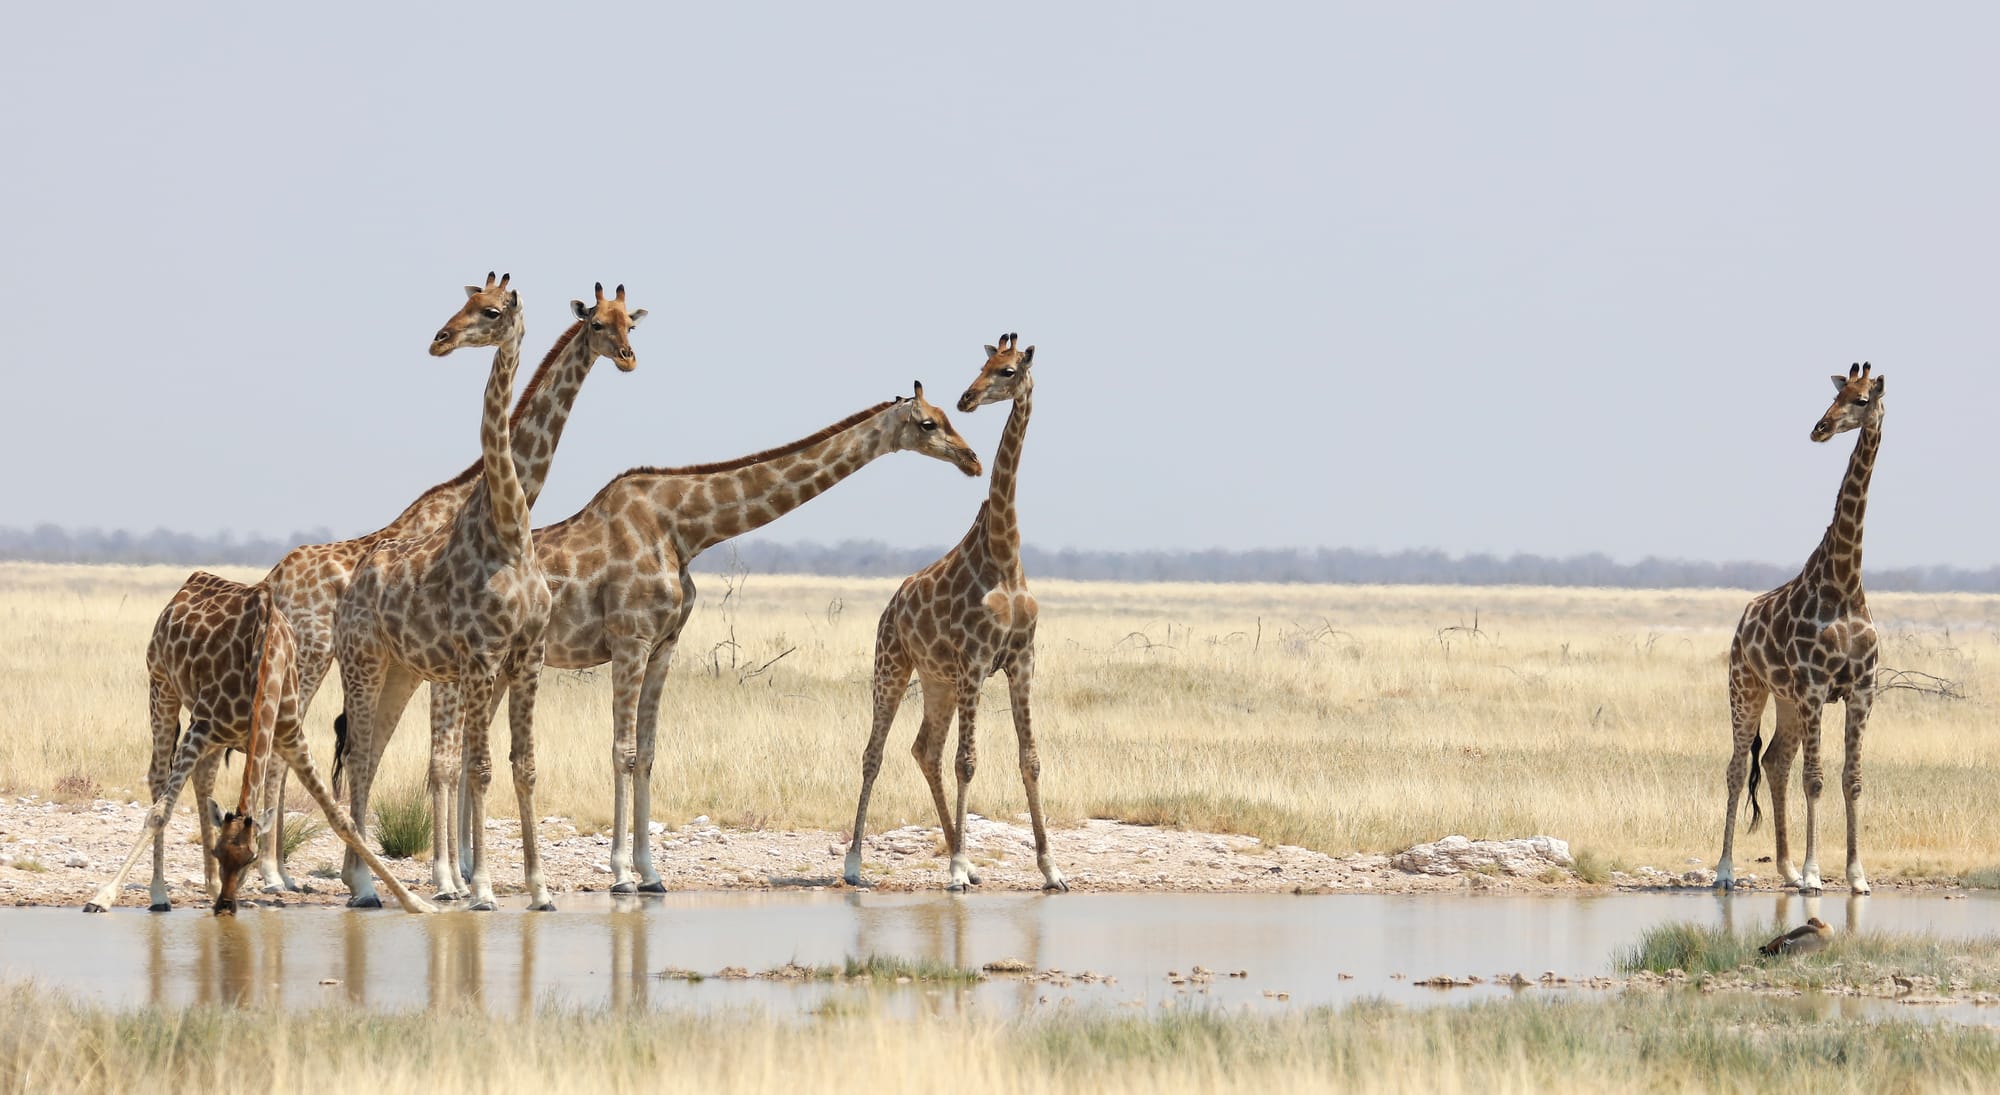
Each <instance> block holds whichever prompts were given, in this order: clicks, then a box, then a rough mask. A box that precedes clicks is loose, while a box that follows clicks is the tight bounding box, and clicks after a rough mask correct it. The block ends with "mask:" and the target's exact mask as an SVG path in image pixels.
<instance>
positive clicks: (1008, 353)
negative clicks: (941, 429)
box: [958, 333, 1035, 412]
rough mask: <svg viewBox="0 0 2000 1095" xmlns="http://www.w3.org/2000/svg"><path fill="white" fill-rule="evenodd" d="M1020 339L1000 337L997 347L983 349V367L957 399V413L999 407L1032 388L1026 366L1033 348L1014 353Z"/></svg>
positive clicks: (1017, 336) (1016, 336) (1030, 358)
mask: <svg viewBox="0 0 2000 1095" xmlns="http://www.w3.org/2000/svg"><path fill="white" fill-rule="evenodd" d="M1020 343H1021V336H1020V335H1018V334H1012V333H1009V334H1004V335H1001V336H1000V344H999V345H998V346H988V347H987V348H986V364H985V365H984V366H983V367H981V368H980V370H979V375H978V376H977V377H975V378H974V379H973V381H972V387H970V388H967V389H965V394H964V395H962V396H959V397H958V409H959V410H961V411H968V412H969V411H971V410H972V409H973V408H974V407H984V406H985V405H986V404H988V403H1003V402H1005V401H1007V400H1009V399H1012V398H1014V397H1015V396H1017V395H1020V394H1021V393H1022V392H1024V391H1027V390H1028V389H1029V388H1032V387H1034V381H1033V380H1032V379H1030V378H1029V376H1028V366H1029V365H1031V364H1033V363H1034V360H1035V348H1034V347H1033V346H1030V347H1028V348H1027V349H1025V350H1022V349H1018V347H1019V345H1020Z"/></svg>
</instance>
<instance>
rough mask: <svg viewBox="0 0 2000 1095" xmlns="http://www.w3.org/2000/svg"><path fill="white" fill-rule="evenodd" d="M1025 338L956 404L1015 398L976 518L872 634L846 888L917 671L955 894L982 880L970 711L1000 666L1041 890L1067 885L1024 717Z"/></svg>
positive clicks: (1028, 391)
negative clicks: (973, 809)
mask: <svg viewBox="0 0 2000 1095" xmlns="http://www.w3.org/2000/svg"><path fill="white" fill-rule="evenodd" d="M1019 342H1020V336H1019V335H1015V334H1007V335H1002V336H1001V337H1000V344H999V345H998V346H988V347H986V364H985V366H984V367H983V368H981V369H980V371H979V375H978V376H977V377H976V378H974V379H973V381H972V386H971V387H969V388H967V389H966V390H965V394H964V395H962V396H960V397H959V398H958V409H959V410H961V411H967V412H970V411H971V410H973V409H974V408H975V407H980V406H984V405H985V404H988V403H998V402H1000V401H1002V400H1007V399H1011V400H1013V401H1014V409H1013V410H1012V411H1011V412H1009V414H1008V415H1007V425H1006V428H1005V429H1004V430H1002V431H1001V434H1000V448H999V451H998V452H996V453H995V454H994V456H993V475H992V478H991V480H990V481H989V484H988V487H987V493H986V501H985V502H984V503H983V504H982V505H981V506H980V507H979V514H978V516H976V517H974V518H973V520H972V529H971V530H970V531H968V532H967V533H966V534H965V538H964V539H963V540H960V541H959V542H958V546H957V547H954V548H952V549H951V550H950V551H948V552H946V553H945V556H944V558H942V559H939V560H938V561H937V562H935V563H932V564H931V565H930V566H927V567H925V568H924V569H922V570H920V571H918V572H917V573H915V574H913V575H911V576H910V577H908V578H906V579H904V580H903V585H902V588H900V589H898V590H897V591H896V594H895V596H893V597H891V598H889V606H888V607H887V608H885V609H883V610H882V622H881V624H880V625H879V626H878V627H877V628H876V631H875V726H874V730H873V731H872V732H871V733H870V734H869V737H868V748H867V750H866V751H865V752H864V753H862V755H861V800H860V803H859V804H858V805H856V806H855V809H854V840H853V843H852V844H851V845H849V847H848V849H847V863H846V868H845V870H844V872H843V874H844V876H845V877H846V879H847V883H848V885H850V886H858V885H860V884H861V838H862V835H863V834H864V833H866V832H867V828H868V793H869V791H871V790H872V789H873V788H874V784H875V774H876V773H877V772H878V771H880V770H881V768H882V746H883V743H884V742H885V741H886V740H887V739H888V736H889V726H890V724H891V723H893V722H894V721H895V718H896V708H897V707H898V706H899V705H900V704H901V703H902V702H903V693H904V692H905V691H906V690H908V688H909V687H910V675H911V674H912V673H915V674H916V675H917V676H918V677H919V678H920V679H921V680H922V681H923V692H924V721H923V728H922V729H921V730H919V731H918V732H917V740H916V743H915V744H914V745H912V746H911V747H910V752H911V753H912V754H914V755H915V756H916V758H917V765H918V766H919V767H921V768H922V769H923V771H924V779H925V780H927V781H928V782H929V783H930V785H931V798H932V799H933V800H935V801H936V803H937V811H938V821H939V823H940V824H941V825H942V827H943V828H944V839H945V843H946V845H947V846H949V847H950V849H951V885H950V888H951V889H952V890H953V891H962V890H964V889H965V887H966V886H968V885H971V884H975V883H977V882H978V881H979V879H978V878H977V877H975V876H974V875H973V873H972V862H971V860H970V859H969V858H967V856H966V852H965V785H966V784H968V783H970V782H972V769H973V761H974V758H975V756H976V753H975V749H974V742H973V717H974V715H975V714H976V713H977V711H978V707H979V689H980V686H981V685H983V684H984V683H985V682H986V678H987V677H988V676H989V675H991V674H992V673H993V672H994V671H995V670H1001V671H1004V672H1005V673H1006V674H1007V699H1008V701H1009V703H1010V704H1011V705H1012V708H1013V713H1014V733H1015V736H1016V737H1018V738H1019V739H1020V749H1021V783H1022V785H1023V786H1024V787H1025V788H1026V789H1027V794H1028V818H1029V820H1030V822H1032V823H1033V825H1034V829H1035V865H1036V866H1038V867H1040V868H1041V869H1042V879H1043V882H1042V889H1044V890H1067V889H1069V883H1067V882H1065V881H1063V875H1062V872H1061V871H1059V870H1057V869H1056V865H1055V861H1054V860H1053V859H1052V858H1050V856H1049V833H1048V827H1047V825H1046V824H1045V823H1044V822H1043V819H1042V792H1041V773H1042V762H1041V759H1040V758H1039V757H1037V756H1036V755H1035V734H1034V730H1033V728H1032V726H1031V725H1030V723H1029V718H1028V690H1029V684H1030V682H1031V680H1032V679H1033V676H1034V671H1035V616H1036V612H1037V606H1036V604H1035V597H1034V595H1033V594H1031V593H1029V592H1028V579H1027V577H1026V575H1024V574H1022V573H1021V529H1020V525H1019V524H1018V523H1017V521H1016V519H1015V514H1014V484H1015V480H1016V477H1017V474H1018V473H1019V471H1020V466H1021V443H1022V440H1023V439H1024V438H1025V437H1026V436H1027V433H1028V413H1029V411H1030V410H1031V409H1032V405H1031V404H1032V399H1031V396H1032V395H1033V394H1034V389H1035V382H1034V378H1033V377H1032V376H1031V375H1030V374H1029V372H1028V367H1029V366H1030V365H1031V364H1032V363H1033V362H1034V360H1035V348H1034V347H1033V346H1030V347H1028V348H1027V349H1025V350H1021V349H1016V347H1017V346H1018V345H1019ZM954 706H955V707H956V710H957V712H958V765H957V769H958V805H957V808H956V809H955V810H951V811H949V812H947V810H946V806H945V799H944V780H943V773H942V770H941V764H942V761H943V756H944V737H945V731H947V730H949V729H950V728H951V716H952V711H953V709H954Z"/></svg>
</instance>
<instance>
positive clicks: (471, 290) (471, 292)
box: [465, 285, 486, 297]
mask: <svg viewBox="0 0 2000 1095" xmlns="http://www.w3.org/2000/svg"><path fill="white" fill-rule="evenodd" d="M485 291H486V290H484V289H481V288H480V287H479V286H477V285H468V286H466V287H465V295H466V296H468V297H476V296H478V295H479V294H481V293H483V292H485Z"/></svg>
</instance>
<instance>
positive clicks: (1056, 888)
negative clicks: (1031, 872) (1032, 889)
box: [1042, 878, 1069, 893]
mask: <svg viewBox="0 0 2000 1095" xmlns="http://www.w3.org/2000/svg"><path fill="white" fill-rule="evenodd" d="M1042 892H1043V893H1068V892H1069V881H1068V880H1067V879H1060V878H1059V879H1057V880H1055V881H1054V882H1044V883H1042Z"/></svg>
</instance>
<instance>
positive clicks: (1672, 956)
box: [1616, 922, 1758, 977]
mask: <svg viewBox="0 0 2000 1095" xmlns="http://www.w3.org/2000/svg"><path fill="white" fill-rule="evenodd" d="M1757 956H1758V955H1757V944H1755V943H1752V942H1750V941H1749V940H1747V939H1742V938H1739V937H1738V936H1737V935H1736V934H1735V933H1733V932H1729V931H1725V930H1723V929H1722V928H1715V927H1709V926H1707V925H1703V924H1689V923H1685V922H1676V923H1670V924H1661V925H1659V926H1657V927H1652V928H1648V929H1646V934H1644V935H1642V936H1640V937H1639V942H1638V944H1637V945H1636V946H1634V947H1632V948H1631V949H1629V950H1626V951H1623V952H1621V953H1620V954H1619V955H1618V956H1617V958H1616V964H1617V968H1618V969H1619V970H1621V971H1623V972H1625V973H1637V972H1639V971H1640V970H1645V971H1647V972H1649V973H1667V972H1669V971H1671V970H1680V971H1682V972H1684V973H1686V974H1687V975H1688V976H1690V977H1699V976H1701V975H1703V974H1710V973H1721V972H1723V971H1724V970H1733V969H1735V968H1736V967H1738V966H1741V965H1743V964H1744V963H1746V962H1749V961H1752V960H1753V959H1755V958H1756V957H1757Z"/></svg>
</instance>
